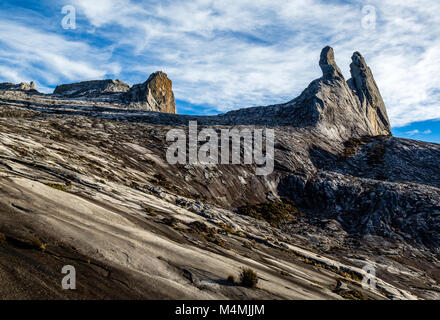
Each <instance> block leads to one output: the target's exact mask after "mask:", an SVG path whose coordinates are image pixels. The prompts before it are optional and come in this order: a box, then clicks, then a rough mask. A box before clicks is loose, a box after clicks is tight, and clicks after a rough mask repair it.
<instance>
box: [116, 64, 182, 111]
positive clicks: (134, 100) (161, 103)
mask: <svg viewBox="0 0 440 320" xmlns="http://www.w3.org/2000/svg"><path fill="white" fill-rule="evenodd" d="M124 97H125V99H126V101H127V103H129V104H130V105H133V106H136V107H139V106H140V107H141V108H142V107H143V106H145V105H148V107H149V108H151V110H154V111H159V112H165V113H176V102H175V99H174V93H173V87H172V82H171V80H170V79H168V77H167V75H166V74H165V73H163V72H160V71H158V72H155V73H153V74H151V75H150V77H149V78H148V80H147V81H145V82H144V83H142V84H136V85H134V86H133V87H132V88H131V89H130V91H128V92H127V93H126V95H125V96H124Z"/></svg>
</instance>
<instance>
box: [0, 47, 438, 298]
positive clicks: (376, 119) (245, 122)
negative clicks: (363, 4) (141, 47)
mask: <svg viewBox="0 0 440 320" xmlns="http://www.w3.org/2000/svg"><path fill="white" fill-rule="evenodd" d="M353 57H354V58H353V62H352V63H353V64H354V65H353V74H352V79H353V80H350V79H349V80H348V81H345V79H344V78H343V76H342V74H341V73H340V72H339V68H338V67H337V65H336V62H335V60H334V53H333V50H332V49H331V48H329V47H326V48H324V50H323V52H322V54H321V57H320V64H321V67H322V70H323V74H322V76H321V77H320V78H318V79H316V80H314V81H312V82H311V84H310V85H309V86H308V88H306V89H305V90H304V91H303V93H302V94H301V95H300V96H298V97H297V98H295V99H293V100H291V101H290V102H287V103H285V104H280V105H273V106H265V107H255V108H247V109H241V110H235V111H230V112H228V113H225V114H221V115H217V116H187V115H179V114H169V113H163V112H157V111H148V110H139V109H134V108H130V107H129V106H127V105H126V104H124V103H118V102H112V101H111V100H106V101H99V99H98V100H96V101H95V100H93V99H90V100H87V99H67V98H65V97H52V96H45V95H41V94H38V93H35V92H33V91H20V90H18V89H17V88H15V89H13V90H9V89H7V90H2V89H1V86H0V167H1V168H2V170H0V195H1V196H0V208H1V210H0V284H1V285H0V295H1V296H3V297H12V298H23V297H25V298H26V297H31V298H35V297H37V298H38V297H40V298H41V297H43V298H71V299H78V298H83V297H89V298H90V297H92V298H96V297H98V298H103V297H109V298H112V299H113V298H114V299H117V298H149V299H152V298H155V297H156V298H174V299H346V298H351V299H360V298H366V299H439V298H440V294H439V292H440V291H439V290H440V274H439V270H440V249H439V248H440V175H439V172H440V164H439V162H438V159H439V158H440V144H435V143H425V142H421V141H414V140H408V139H400V138H396V137H393V136H392V135H391V132H390V131H389V125H388V121H387V116H386V110H383V108H384V106H382V102H383V101H382V100H381V98H380V93H379V91H378V90H376V87H375V85H374V82H373V81H374V79H373V78H372V73H371V70H370V71H368V70H369V69H367V68H368V67H367V65H366V64H364V63H363V61H362V59H361V58H360V56H359V55H358V54H355V55H353ZM143 88H145V86H144V87H143ZM153 89H154V88H153ZM17 90H18V91H17ZM152 91H153V90H152ZM159 91H160V90H159ZM142 96H143V93H142ZM166 100H167V99H166V98H165V99H164V101H166ZM190 120H196V121H197V123H198V129H199V130H202V129H204V128H210V129H215V130H217V131H218V130H221V129H237V130H244V129H249V130H252V129H265V128H268V129H273V130H274V133H275V141H274V148H275V153H274V158H275V159H274V171H273V172H272V173H271V174H269V175H266V176H256V175H255V168H256V164H244V163H240V164H236V165H227V164H212V165H203V164H177V165H171V164H170V163H168V162H167V160H166V150H167V148H168V147H169V145H170V143H169V142H168V141H167V139H166V136H167V133H168V132H169V130H171V129H181V130H182V131H183V132H187V131H188V121H190ZM259 208H276V209H277V211H274V212H279V210H280V208H282V209H283V210H285V211H286V210H287V212H284V211H283V212H282V213H284V214H285V215H286V216H287V217H288V219H284V218H285V216H283V215H280V216H275V217H274V218H273V219H274V220H265V219H266V218H265V217H264V215H263V216H261V215H260V216H259V215H257V214H253V212H258V210H259ZM36 239H38V241H37V240H36ZM42 246H44V250H43V249H42V248H43V247H42ZM10 261H14V264H13V265H11V264H10V263H9V262H10ZM63 264H74V265H75V266H76V267H77V268H78V270H81V272H78V275H79V276H80V277H81V278H79V282H78V283H79V284H80V285H81V286H80V287H79V288H78V290H77V291H76V292H66V291H63V290H60V288H59V281H60V279H61V278H62V276H61V274H60V270H61V266H62V265H63ZM39 265H44V266H45V270H48V272H43V271H41V268H40V269H39V268H38V267H35V266H39ZM243 266H248V267H251V268H253V269H254V270H256V271H257V273H258V275H259V279H260V281H259V284H258V286H259V290H253V289H249V288H244V287H242V286H240V285H238V284H231V283H228V282H225V279H227V277H228V275H229V274H233V275H236V274H238V273H239V271H240V268H242V267H243ZM365 266H369V267H373V268H375V270H376V271H377V272H376V274H377V279H376V280H377V281H376V283H377V286H376V287H374V288H364V287H363V286H362V285H361V281H362V279H363V277H364V276H365V272H366V271H365V270H364V268H365ZM14 268H16V269H17V268H18V269H19V271H20V274H22V275H23V278H21V279H18V280H17V277H16V273H15V271H14ZM340 283H343V284H344V286H343V288H342V287H341V285H340Z"/></svg>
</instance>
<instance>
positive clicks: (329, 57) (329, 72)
mask: <svg viewBox="0 0 440 320" xmlns="http://www.w3.org/2000/svg"><path fill="white" fill-rule="evenodd" d="M319 66H320V67H321V70H322V74H323V78H324V79H333V78H340V79H344V76H343V75H342V72H341V70H340V69H339V67H338V66H337V64H336V61H335V54H334V52H333V48H332V47H329V46H326V47H325V48H324V49H322V51H321V58H320V59H319Z"/></svg>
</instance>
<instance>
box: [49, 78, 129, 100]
mask: <svg viewBox="0 0 440 320" xmlns="http://www.w3.org/2000/svg"><path fill="white" fill-rule="evenodd" d="M128 90H130V86H129V85H128V84H126V83H125V82H123V81H120V80H113V79H107V80H92V81H82V82H78V83H72V84H62V85H59V86H57V87H56V88H55V90H54V92H53V94H54V95H61V96H64V97H70V98H78V97H96V96H99V95H103V94H108V93H119V92H127V91H128Z"/></svg>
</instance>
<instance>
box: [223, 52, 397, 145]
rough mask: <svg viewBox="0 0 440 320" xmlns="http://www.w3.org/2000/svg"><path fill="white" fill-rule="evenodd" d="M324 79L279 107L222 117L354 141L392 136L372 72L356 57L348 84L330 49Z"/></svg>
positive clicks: (325, 54)
mask: <svg viewBox="0 0 440 320" xmlns="http://www.w3.org/2000/svg"><path fill="white" fill-rule="evenodd" d="M319 66H320V67H321V70H322V77H321V78H319V79H316V80H314V81H312V82H311V83H310V84H309V86H308V87H307V88H306V89H305V90H304V91H303V92H302V93H301V94H300V95H299V96H298V97H297V98H295V99H293V100H291V101H289V102H287V103H284V104H278V105H272V106H266V107H254V108H247V109H240V110H234V111H230V112H228V113H226V114H224V115H219V116H218V117H220V118H221V119H222V120H223V122H224V123H235V124H258V125H288V126H294V127H313V128H315V129H316V130H318V131H319V132H321V133H323V134H324V135H325V136H327V137H329V138H332V139H338V140H341V139H342V140H346V139H349V138H351V137H359V136H366V135H371V136H377V135H389V134H391V127H390V122H389V120H388V116H387V111H386V108H385V104H384V102H383V100H382V97H381V95H380V92H379V89H378V88H377V85H376V82H375V81H374V78H373V75H372V73H371V70H370V68H368V66H367V65H366V63H365V60H364V58H363V57H362V56H361V55H360V54H359V53H358V52H356V53H354V55H353V63H352V64H351V72H352V78H351V79H350V80H348V81H345V79H344V76H343V75H342V72H341V70H340V69H339V67H338V66H337V64H336V62H335V56H334V52H333V49H332V48H331V47H328V46H327V47H325V48H324V49H323V50H322V52H321V56H320V60H319Z"/></svg>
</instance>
